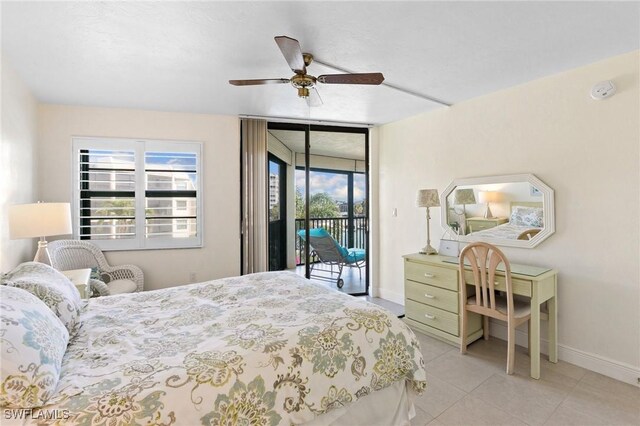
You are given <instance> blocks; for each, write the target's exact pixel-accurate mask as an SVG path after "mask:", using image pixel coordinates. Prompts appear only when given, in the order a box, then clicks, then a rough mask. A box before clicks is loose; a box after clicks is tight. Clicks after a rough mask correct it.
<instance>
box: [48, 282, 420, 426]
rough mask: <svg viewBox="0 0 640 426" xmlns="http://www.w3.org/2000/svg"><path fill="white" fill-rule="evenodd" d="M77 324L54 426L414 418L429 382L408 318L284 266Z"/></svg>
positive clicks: (91, 308)
mask: <svg viewBox="0 0 640 426" xmlns="http://www.w3.org/2000/svg"><path fill="white" fill-rule="evenodd" d="M80 320H81V324H82V325H81V327H80V328H79V331H78V332H77V334H76V336H75V337H74V338H72V339H71V341H70V343H69V345H68V347H67V349H66V353H65V354H64V357H63V358H62V366H61V369H60V380H59V382H58V385H57V388H56V393H55V395H54V396H53V397H52V398H51V399H49V401H48V402H47V404H46V405H45V406H44V407H42V408H43V409H44V410H45V411H46V412H56V413H64V416H63V417H64V418H60V419H58V422H59V423H60V424H87V425H89V424H90V425H106V426H116V425H119V424H145V423H146V424H178V425H195V424H207V425H223V424H224V425H234V424H259V425H289V424H309V425H326V424H372V423H374V422H375V423H376V424H408V419H409V418H410V417H411V416H412V415H413V413H414V411H413V410H414V408H413V403H412V400H413V397H414V395H416V394H417V393H421V392H422V390H424V388H425V386H426V373H425V370H424V361H423V358H422V354H421V352H420V347H419V344H418V341H417V339H416V337H415V335H414V334H413V332H412V331H411V330H410V329H409V328H408V327H407V326H406V325H405V324H404V323H403V322H402V321H400V320H399V319H398V318H396V317H394V316H393V315H392V314H390V313H388V312H387V311H385V310H383V309H381V308H379V307H377V306H376V305H373V304H370V303H368V302H366V301H364V300H361V299H356V298H353V297H351V296H347V295H344V294H341V293H339V292H337V291H335V290H332V289H328V288H326V287H323V286H321V285H319V284H314V283H312V282H310V281H308V280H306V279H304V278H302V277H299V276H297V275H295V274H293V273H290V272H269V273H259V274H252V275H247V276H243V277H234V278H227V279H221V280H215V281H210V282H205V283H200V284H192V285H187V286H181V287H174V288H167V289H163V290H155V291H148V292H143V293H136V294H133V295H115V296H109V297H100V298H95V299H91V300H89V301H88V303H87V305H86V307H85V308H84V310H83V312H82V313H81V315H80ZM46 423H51V422H50V421H48V422H46Z"/></svg>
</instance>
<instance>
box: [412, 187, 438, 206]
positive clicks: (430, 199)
mask: <svg viewBox="0 0 640 426" xmlns="http://www.w3.org/2000/svg"><path fill="white" fill-rule="evenodd" d="M416 206H418V207H438V206H440V198H439V197H438V190H437V189H421V190H419V191H418V194H417V197H416Z"/></svg>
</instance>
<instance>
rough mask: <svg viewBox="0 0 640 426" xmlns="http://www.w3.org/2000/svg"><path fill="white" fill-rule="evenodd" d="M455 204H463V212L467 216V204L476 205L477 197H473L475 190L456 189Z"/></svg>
mask: <svg viewBox="0 0 640 426" xmlns="http://www.w3.org/2000/svg"><path fill="white" fill-rule="evenodd" d="M453 204H456V205H460V204H462V212H463V213H464V214H466V213H467V209H466V207H465V206H466V205H467V204H476V197H475V195H473V188H467V189H456V192H455V193H454V196H453Z"/></svg>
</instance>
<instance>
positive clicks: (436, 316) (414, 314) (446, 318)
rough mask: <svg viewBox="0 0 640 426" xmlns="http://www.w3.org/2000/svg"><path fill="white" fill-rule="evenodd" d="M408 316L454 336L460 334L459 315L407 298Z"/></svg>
mask: <svg viewBox="0 0 640 426" xmlns="http://www.w3.org/2000/svg"><path fill="white" fill-rule="evenodd" d="M405 309H406V315H407V318H409V319H412V320H414V321H417V322H420V323H422V324H426V325H428V326H430V327H433V328H437V329H438V330H442V331H444V332H447V333H449V334H452V335H454V336H457V335H458V326H459V324H458V315H457V314H452V313H451V312H447V311H443V310H442V309H438V308H435V307H433V306H429V305H424V304H422V303H418V302H414V301H413V300H409V299H407V302H406V306H405Z"/></svg>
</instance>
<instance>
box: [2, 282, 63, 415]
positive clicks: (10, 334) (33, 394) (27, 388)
mask: <svg viewBox="0 0 640 426" xmlns="http://www.w3.org/2000/svg"><path fill="white" fill-rule="evenodd" d="M0 310H1V311H2V321H0V336H2V339H1V343H0V350H1V352H2V362H1V363H0V367H1V368H0V390H1V392H0V406H1V407H5V408H36V407H40V406H42V405H44V404H45V403H46V402H47V400H48V399H50V398H51V397H52V396H53V395H54V392H55V390H56V386H57V385H58V380H59V378H60V366H61V364H62V357H63V356H64V353H65V351H66V348H67V343H68V342H69V332H68V331H67V329H66V328H65V326H64V325H63V324H62V322H61V321H60V320H59V319H58V317H56V315H55V314H54V313H53V312H52V311H51V309H49V308H48V307H47V305H45V304H44V302H42V301H41V300H39V299H38V298H37V297H36V296H34V295H33V294H31V293H29V292H28V291H26V290H23V289H20V288H16V287H9V286H0Z"/></svg>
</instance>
